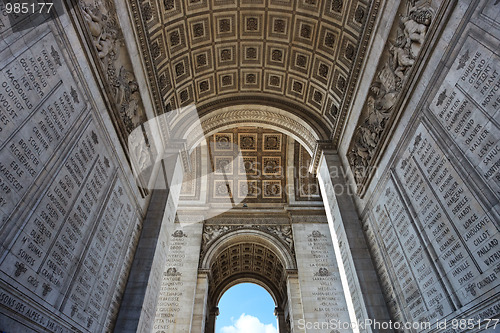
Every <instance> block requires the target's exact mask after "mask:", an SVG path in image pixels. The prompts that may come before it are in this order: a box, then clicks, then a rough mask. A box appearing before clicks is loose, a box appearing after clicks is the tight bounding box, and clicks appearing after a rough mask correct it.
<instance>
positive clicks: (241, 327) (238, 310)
mask: <svg viewBox="0 0 500 333" xmlns="http://www.w3.org/2000/svg"><path fill="white" fill-rule="evenodd" d="M217 307H218V309H219V315H218V316H217V320H216V323H215V332H216V333H242V332H254V333H278V332H279V331H278V318H277V317H276V316H277V312H276V300H275V299H274V297H273V296H272V294H271V292H270V291H269V290H267V289H266V288H265V286H262V285H261V283H259V282H258V281H252V282H238V283H236V284H234V285H232V286H230V287H228V289H227V290H225V291H224V292H223V294H222V296H221V297H220V299H219V301H218V304H217Z"/></svg>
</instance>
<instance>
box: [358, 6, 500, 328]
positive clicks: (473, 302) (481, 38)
mask: <svg viewBox="0 0 500 333" xmlns="http://www.w3.org/2000/svg"><path fill="white" fill-rule="evenodd" d="M455 11H456V12H455V13H453V14H452V15H451V16H450V17H451V21H450V23H448V24H450V27H444V29H445V30H444V31H445V33H443V35H444V36H446V37H445V38H447V39H448V41H447V43H445V44H446V45H445V47H446V48H447V49H446V52H444V53H443V52H435V53H432V54H431V55H430V58H429V59H427V60H428V61H429V63H430V66H431V68H430V69H428V70H426V71H429V72H431V74H430V75H429V73H426V72H422V73H420V75H421V77H425V78H426V80H425V82H424V80H421V83H423V84H422V85H421V86H420V87H418V88H416V90H415V92H414V93H415V94H416V95H417V96H423V97H421V100H420V101H419V102H418V107H415V108H414V110H415V111H413V109H410V110H406V112H407V115H409V116H408V118H406V119H405V120H404V122H406V124H405V125H406V131H404V134H402V137H403V138H404V140H402V142H401V144H400V145H399V146H398V145H396V144H395V143H393V144H391V145H390V146H388V147H389V148H388V149H390V150H393V158H392V160H391V162H390V163H389V165H388V166H387V167H386V170H384V171H383V175H382V177H381V178H379V179H380V180H379V183H378V184H377V185H376V186H374V188H375V191H374V194H373V195H370V196H369V197H370V198H369V199H368V200H367V201H366V206H365V210H364V214H363V223H364V228H365V231H366V233H365V234H366V236H367V240H368V242H369V244H370V247H371V253H372V257H373V260H374V263H375V266H376V268H377V271H378V274H379V278H380V281H381V285H382V286H383V290H384V293H385V296H386V301H387V303H388V306H389V309H390V312H391V315H392V317H393V319H395V320H398V321H409V322H421V323H430V324H432V328H433V329H436V328H437V326H436V325H437V324H441V325H443V321H444V319H446V320H447V322H448V326H447V327H446V328H448V329H450V328H452V326H451V325H452V323H453V321H455V322H456V323H459V322H461V321H462V322H464V321H466V320H469V322H468V324H467V325H468V326H467V327H464V326H461V327H459V326H456V327H453V328H454V329H455V331H464V330H465V329H466V328H472V327H473V328H474V329H475V330H479V331H482V330H484V329H486V327H485V325H486V322H487V320H488V319H492V318H498V316H499V315H500V307H499V296H498V295H499V292H500V284H499V282H498V281H499V276H498V274H499V272H500V245H499V237H500V234H499V231H500V214H499V205H498V203H499V198H500V195H499V193H500V192H499V181H498V180H499V179H498V175H499V166H498V165H499V158H498V151H499V146H498V145H499V139H500V126H499V119H500V118H499V115H500V113H499V111H500V92H499V91H500V89H499V87H500V53H499V52H498V47H497V46H498V44H499V43H500V25H499V24H498V22H496V21H495V20H494V19H491V17H492V15H493V16H494V17H497V16H498V15H499V13H500V4H499V3H498V2H495V3H494V2H488V1H484V2H480V3H478V2H474V3H467V4H462V5H461V6H457V7H456V10H455ZM486 13H487V14H486ZM493 13H496V14H493ZM458 22H460V24H461V25H460V28H457V26H458ZM441 24H444V23H441ZM452 27H453V28H452ZM446 29H450V30H452V32H451V33H450V31H447V30H446ZM450 36H453V38H451V37H450ZM438 49H439V50H443V49H444V48H443V46H442V45H441V46H439V48H438ZM438 63H439V65H437V64H438ZM434 66H437V69H436V68H435V67H434ZM410 103H412V105H413V106H414V105H415V104H416V103H413V102H410ZM408 124H409V125H408ZM393 140H394V139H393ZM367 193H368V192H367ZM441 328H445V327H444V326H441Z"/></svg>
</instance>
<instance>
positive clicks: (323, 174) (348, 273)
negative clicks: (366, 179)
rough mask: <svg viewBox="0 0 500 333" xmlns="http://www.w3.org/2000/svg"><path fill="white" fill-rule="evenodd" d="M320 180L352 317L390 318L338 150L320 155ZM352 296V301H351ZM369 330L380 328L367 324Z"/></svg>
mask: <svg viewBox="0 0 500 333" xmlns="http://www.w3.org/2000/svg"><path fill="white" fill-rule="evenodd" d="M318 168H319V170H318V180H319V184H320V187H321V193H322V196H323V202H324V204H325V210H326V215H327V218H328V224H329V228H330V233H331V237H332V241H333V246H334V249H335V254H336V256H337V260H338V263H339V269H340V272H341V275H343V276H342V284H343V286H344V292H345V294H346V299H348V307H349V314H350V317H351V321H358V322H362V321H364V320H365V319H368V318H369V319H374V320H377V321H388V320H389V319H390V317H389V312H388V310H387V306H386V303H385V300H384V297H383V294H382V289H381V287H380V283H379V280H378V277H377V274H376V271H375V267H374V265H373V263H372V260H371V257H370V253H369V250H368V246H367V242H366V239H365V236H364V233H363V230H362V224H361V221H360V219H359V217H358V214H357V212H356V208H355V205H354V201H353V198H352V194H351V193H350V191H349V186H348V184H347V182H346V179H345V176H344V175H345V173H344V169H343V166H342V163H341V161H340V158H339V156H338V154H337V152H336V151H335V150H330V149H325V150H323V153H322V155H321V159H320V163H319V167H318ZM349 299H351V300H352V304H349ZM361 331H366V332H372V331H374V332H377V330H371V328H370V327H367V328H366V330H361Z"/></svg>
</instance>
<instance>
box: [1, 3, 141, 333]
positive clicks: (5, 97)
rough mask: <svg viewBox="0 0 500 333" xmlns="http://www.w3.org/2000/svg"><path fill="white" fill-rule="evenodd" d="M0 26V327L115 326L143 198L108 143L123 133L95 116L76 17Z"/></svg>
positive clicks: (3, 21) (23, 20)
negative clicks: (71, 41) (137, 198)
mask: <svg viewBox="0 0 500 333" xmlns="http://www.w3.org/2000/svg"><path fill="white" fill-rule="evenodd" d="M61 8H62V7H61ZM0 9H1V10H2V12H3V11H4V8H3V4H2V7H1V8H0ZM60 14H61V13H60ZM0 20H1V21H0V59H2V61H1V65H0V119H1V125H0V244H2V252H1V255H0V299H1V306H0V317H1V319H0V322H2V327H1V329H2V330H5V331H11V332H21V331H22V332H29V331H32V330H33V331H54V332H75V331H78V332H100V331H109V330H111V329H112V327H113V324H114V319H115V316H116V313H117V311H118V307H119V305H120V299H121V293H122V291H123V288H124V287H125V283H126V279H127V274H128V268H129V265H130V263H131V261H132V257H133V251H134V248H135V245H136V243H137V239H138V236H139V231H140V221H141V217H140V214H141V213H140V211H138V209H137V207H138V205H137V202H136V201H135V199H134V195H137V191H134V190H132V189H131V187H130V184H129V183H128V180H127V177H126V174H124V171H123V170H124V169H122V166H121V162H120V160H119V158H118V157H117V156H118V155H117V154H116V152H115V151H113V150H112V149H109V148H108V147H110V146H112V144H111V143H110V139H109V137H110V136H111V137H113V138H116V136H113V135H114V134H111V135H110V134H108V133H106V131H107V130H106V128H105V127H104V126H103V125H102V121H100V118H99V117H98V116H97V115H98V113H97V112H96V110H95V105H96V104H95V101H94V100H93V98H92V96H90V94H89V92H88V89H87V86H86V84H87V82H85V81H86V80H85V79H84V78H83V75H82V74H81V71H80V68H81V67H88V66H89V65H88V64H87V63H85V62H83V61H84V60H83V57H81V58H78V59H76V58H75V57H74V54H73V52H78V53H81V50H76V51H75V50H74V48H77V47H78V46H77V45H73V46H71V45H70V44H69V42H68V39H67V37H68V36H69V34H72V35H71V36H70V37H71V38H74V36H75V35H76V33H75V31H74V30H73V28H72V27H71V26H70V25H69V22H68V21H66V18H64V17H61V20H62V22H64V24H65V27H64V28H63V23H62V22H61V21H59V20H56V19H53V20H49V17H43V16H36V15H31V16H28V15H26V16H23V17H21V18H19V20H17V21H15V20H14V21H12V22H14V23H13V24H14V26H12V25H11V21H9V19H8V17H7V15H4V14H2V15H0ZM27 21H31V23H33V24H31V25H30V27H31V28H27V29H17V27H16V26H15V25H19V26H22V25H23V24H25V23H26V22H27ZM77 61H80V62H81V63H78V62H77ZM88 83H89V84H90V83H91V82H88ZM99 103H102V101H101V102H99Z"/></svg>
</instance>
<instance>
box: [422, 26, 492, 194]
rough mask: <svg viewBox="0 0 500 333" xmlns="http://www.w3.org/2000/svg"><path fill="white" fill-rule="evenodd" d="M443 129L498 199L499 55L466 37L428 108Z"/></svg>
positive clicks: (475, 40) (474, 39)
mask: <svg viewBox="0 0 500 333" xmlns="http://www.w3.org/2000/svg"><path fill="white" fill-rule="evenodd" d="M430 110H431V111H432V112H433V113H434V115H436V117H437V119H438V120H439V122H440V124H441V126H442V127H443V129H444V130H445V131H446V132H447V133H448V134H449V135H450V136H451V137H452V138H453V140H454V141H455V143H456V144H457V145H458V147H459V148H460V150H461V151H462V152H463V153H464V154H465V156H466V157H467V159H468V160H469V162H470V163H471V164H472V165H474V167H475V168H476V170H477V171H478V173H479V174H480V175H482V177H483V178H484V179H485V180H486V182H487V184H488V185H489V186H491V187H492V189H493V190H494V191H496V194H497V196H500V126H499V123H500V52H499V49H498V47H497V48H496V49H495V48H492V47H489V46H488V45H486V44H484V43H483V42H481V41H480V40H478V39H476V38H475V37H473V36H468V37H467V39H466V40H465V43H464V44H463V46H462V48H461V49H460V52H459V53H458V56H457V58H456V59H455V61H454V62H453V64H452V65H451V68H450V70H449V72H448V73H447V75H446V77H445V79H444V82H443V83H442V84H441V88H440V89H439V90H438V92H437V94H436V96H435V97H434V99H433V101H432V102H431V105H430Z"/></svg>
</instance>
